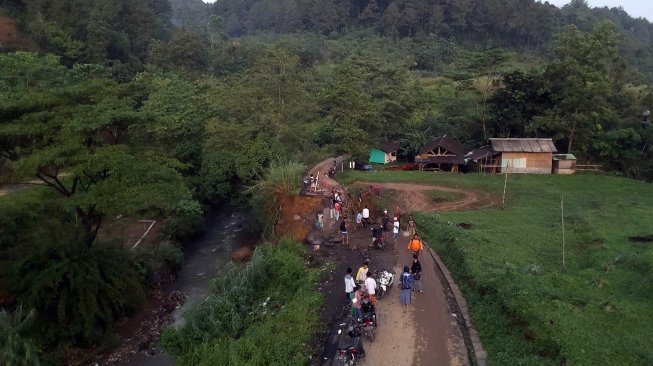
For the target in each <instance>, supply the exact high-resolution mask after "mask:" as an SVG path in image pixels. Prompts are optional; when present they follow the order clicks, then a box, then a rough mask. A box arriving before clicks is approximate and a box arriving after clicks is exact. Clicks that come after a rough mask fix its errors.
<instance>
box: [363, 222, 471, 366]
mask: <svg viewBox="0 0 653 366" xmlns="http://www.w3.org/2000/svg"><path fill="white" fill-rule="evenodd" d="M406 235H407V234H406ZM407 245H408V238H407V236H404V235H401V236H400V240H399V241H398V244H397V247H398V254H399V255H398V261H397V265H396V266H395V273H396V274H399V273H401V272H402V270H403V266H404V265H408V266H410V264H412V257H411V255H410V253H409V252H408V251H407V250H406V246H407ZM420 262H421V264H422V268H423V275H422V285H423V287H424V292H423V293H417V292H414V293H413V294H412V297H413V304H412V305H411V306H409V307H408V308H404V307H402V306H401V305H400V304H399V291H398V289H397V288H396V287H395V288H393V289H391V290H390V292H389V293H388V294H387V296H386V297H384V298H383V299H382V300H381V301H379V304H378V306H377V312H378V314H379V315H378V316H379V327H378V333H377V338H376V340H375V341H374V342H368V343H367V345H366V353H367V356H366V357H365V359H364V360H363V362H362V363H361V365H362V366H376V365H407V366H408V365H428V366H463V365H469V364H470V362H469V360H468V357H467V349H466V348H465V341H464V338H463V335H462V333H461V331H460V329H459V327H458V323H457V321H456V319H455V317H454V315H453V314H454V312H453V311H452V309H451V308H450V306H449V303H448V302H447V299H446V290H445V286H446V285H443V280H442V278H441V275H440V273H439V270H438V269H437V267H436V264H435V261H434V260H433V258H432V257H431V255H430V254H429V253H427V252H425V253H422V254H421V255H420Z"/></svg>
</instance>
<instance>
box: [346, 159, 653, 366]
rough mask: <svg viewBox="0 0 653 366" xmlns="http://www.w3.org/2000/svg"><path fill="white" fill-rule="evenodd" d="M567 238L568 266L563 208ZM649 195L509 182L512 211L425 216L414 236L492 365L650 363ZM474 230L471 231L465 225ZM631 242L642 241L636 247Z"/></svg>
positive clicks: (613, 183) (474, 178)
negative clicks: (434, 259) (440, 262)
mask: <svg viewBox="0 0 653 366" xmlns="http://www.w3.org/2000/svg"><path fill="white" fill-rule="evenodd" d="M343 180H344V181H348V182H352V181H357V180H368V181H378V182H388V181H395V182H396V181H405V182H423V183H428V182H431V183H434V184H441V185H450V186H453V187H459V188H464V187H473V188H481V189H486V190H489V191H491V192H494V193H496V194H497V195H500V194H501V191H502V188H503V177H502V176H490V175H485V176H484V175H478V174H459V175H457V174H440V173H437V174H436V173H422V172H378V173H367V174H365V173H359V172H356V173H348V174H347V175H346V176H344V177H343ZM562 196H564V219H565V230H566V231H565V234H566V250H565V262H566V263H565V267H564V268H563V266H562V257H563V250H562V225H561V210H560V201H561V197H562ZM652 207H653V186H651V184H648V183H644V182H640V181H634V180H629V179H625V178H617V177H607V176H595V175H573V176H554V175H551V176H534V175H528V176H516V175H515V176H510V178H509V181H508V195H507V207H506V209H505V210H501V209H500V208H495V209H485V210H476V211H464V212H450V213H443V214H420V215H418V217H417V221H418V229H419V231H421V232H422V234H423V235H424V237H425V239H426V240H427V241H428V243H429V244H430V245H431V246H432V247H434V248H435V249H436V250H437V251H438V252H439V253H440V254H441V255H442V257H443V259H444V260H445V262H446V263H447V266H448V267H449V269H450V270H451V271H452V273H453V274H454V277H455V278H456V281H457V283H458V285H459V286H460V287H461V288H462V289H463V292H464V293H465V296H466V298H467V300H468V302H469V303H470V311H471V315H472V319H473V322H474V325H475V326H476V327H477V328H478V330H479V332H480V334H481V340H482V341H483V343H484V346H485V348H486V349H487V350H488V353H489V364H491V365H558V364H559V362H560V360H561V359H563V358H564V359H566V360H567V361H568V364H570V365H652V364H653V347H652V345H653V242H641V240H644V241H645V240H647V239H653V227H651V224H652V223H653V210H652V209H651V208H652ZM462 222H464V223H468V224H471V225H472V227H471V229H470V230H464V229H462V228H460V227H458V226H457V225H456V224H458V223H462ZM629 237H640V238H639V239H640V241H633V240H630V239H629Z"/></svg>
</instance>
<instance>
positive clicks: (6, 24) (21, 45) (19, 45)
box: [0, 15, 37, 51]
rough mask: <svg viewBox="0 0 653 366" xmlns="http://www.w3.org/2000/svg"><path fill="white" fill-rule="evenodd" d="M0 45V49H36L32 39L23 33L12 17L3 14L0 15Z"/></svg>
mask: <svg viewBox="0 0 653 366" xmlns="http://www.w3.org/2000/svg"><path fill="white" fill-rule="evenodd" d="M0 45H1V47H0V50H3V49H4V50H9V51H13V50H26V51H36V49H37V47H36V44H35V43H34V41H32V40H31V39H30V38H29V37H27V36H25V34H23V32H22V31H21V30H20V29H19V28H18V25H17V24H16V22H15V21H14V20H13V19H11V18H9V17H7V16H5V15H0Z"/></svg>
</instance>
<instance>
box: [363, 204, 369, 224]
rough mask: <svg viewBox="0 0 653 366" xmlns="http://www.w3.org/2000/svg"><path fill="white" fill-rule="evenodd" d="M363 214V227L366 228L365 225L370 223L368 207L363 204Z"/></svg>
mask: <svg viewBox="0 0 653 366" xmlns="http://www.w3.org/2000/svg"><path fill="white" fill-rule="evenodd" d="M362 216H363V228H367V225H368V224H369V223H370V209H369V208H367V206H365V208H364V209H363V212H362Z"/></svg>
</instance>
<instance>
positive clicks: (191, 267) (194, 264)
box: [119, 208, 259, 366]
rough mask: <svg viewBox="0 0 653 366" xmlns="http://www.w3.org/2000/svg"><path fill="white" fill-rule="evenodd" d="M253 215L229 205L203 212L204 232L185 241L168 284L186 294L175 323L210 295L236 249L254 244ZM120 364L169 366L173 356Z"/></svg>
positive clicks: (137, 357)
mask: <svg viewBox="0 0 653 366" xmlns="http://www.w3.org/2000/svg"><path fill="white" fill-rule="evenodd" d="M252 223H253V218H252V217H251V215H246V214H245V213H243V212H239V211H234V210H232V209H231V208H222V209H219V210H218V209H216V210H214V211H212V212H210V213H208V214H207V215H206V231H205V232H204V233H203V234H201V235H200V236H198V237H197V238H196V239H194V240H193V241H192V242H189V243H185V244H184V265H183V267H182V269H181V270H180V271H179V272H178V273H177V278H176V279H175V280H174V281H173V282H172V283H171V284H170V285H169V287H168V289H169V290H170V291H181V292H183V293H184V294H186V296H187V300H186V302H185V303H184V305H183V306H181V307H179V308H178V309H176V310H175V311H174V312H173V316H174V319H175V325H177V326H178V325H180V324H182V323H183V316H182V315H183V313H184V311H186V310H187V309H188V308H189V307H191V306H193V305H195V304H197V303H199V302H202V301H203V300H204V299H206V297H207V296H208V295H209V286H210V280H211V279H212V278H214V277H215V276H216V275H217V274H218V273H219V272H220V269H221V268H223V267H224V265H225V264H226V263H227V262H228V261H229V260H230V259H231V253H232V252H233V251H234V250H235V249H238V248H241V247H243V246H246V245H250V244H254V243H256V241H257V240H258V237H259V236H258V234H257V233H252V232H251V230H249V229H250V228H251V226H252ZM119 365H121V366H171V365H174V361H173V360H172V358H171V357H170V356H168V355H166V354H165V353H159V354H157V355H154V356H147V355H144V354H140V353H139V354H136V355H134V356H133V357H131V358H130V359H128V360H125V362H123V363H120V364H119Z"/></svg>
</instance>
